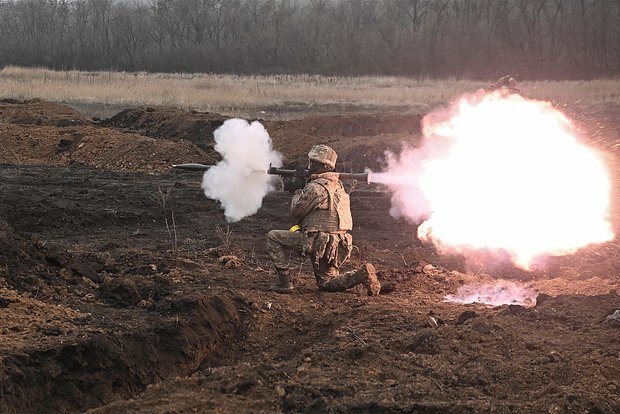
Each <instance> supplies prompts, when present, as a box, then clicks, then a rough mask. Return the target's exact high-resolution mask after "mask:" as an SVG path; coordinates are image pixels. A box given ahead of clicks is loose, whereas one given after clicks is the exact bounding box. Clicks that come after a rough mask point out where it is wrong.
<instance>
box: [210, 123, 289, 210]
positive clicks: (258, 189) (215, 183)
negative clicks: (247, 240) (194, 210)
mask: <svg viewBox="0 0 620 414" xmlns="http://www.w3.org/2000/svg"><path fill="white" fill-rule="evenodd" d="M213 137H214V138H215V142H216V144H215V147H214V148H215V150H216V151H217V152H219V153H220V154H221V155H222V161H220V162H219V163H217V165H215V166H213V167H211V168H210V169H209V170H207V171H206V172H205V173H204V176H203V178H202V189H203V190H204V193H205V195H206V196H207V197H209V198H211V199H213V200H218V201H219V202H220V203H221V205H222V207H223V208H224V215H225V217H226V220H227V221H228V222H235V221H239V220H241V219H242V218H244V217H247V216H251V215H252V214H254V213H256V212H257V211H258V209H259V208H260V207H261V204H262V202H263V198H264V197H265V196H266V195H267V193H269V192H270V191H272V190H273V189H274V183H275V182H276V180H277V177H275V176H273V175H268V174H267V173H266V172H267V168H268V167H269V165H270V164H271V165H273V166H274V167H281V166H282V155H281V154H280V153H278V152H277V151H275V150H273V148H272V142H271V138H270V137H269V134H268V133H267V130H265V127H264V126H263V125H262V124H261V123H260V122H258V121H254V122H252V123H251V124H250V123H248V122H247V121H245V120H243V119H229V120H227V121H225V122H224V124H223V125H222V126H221V127H219V128H218V129H217V130H215V132H214V133H213Z"/></svg>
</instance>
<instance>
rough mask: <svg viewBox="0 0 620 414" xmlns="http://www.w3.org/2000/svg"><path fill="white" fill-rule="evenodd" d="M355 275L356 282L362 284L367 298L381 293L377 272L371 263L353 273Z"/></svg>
mask: <svg viewBox="0 0 620 414" xmlns="http://www.w3.org/2000/svg"><path fill="white" fill-rule="evenodd" d="M355 275H356V276H357V277H358V280H359V281H360V282H361V283H363V284H364V287H365V288H366V291H367V292H368V296H378V295H379V292H381V283H380V282H379V279H378V278H377V271H376V270H375V267H374V266H373V265H372V264H371V263H366V264H365V265H364V266H362V267H361V268H360V269H359V270H358V271H357V272H355Z"/></svg>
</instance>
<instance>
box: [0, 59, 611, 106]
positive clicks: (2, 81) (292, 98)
mask: <svg viewBox="0 0 620 414" xmlns="http://www.w3.org/2000/svg"><path fill="white" fill-rule="evenodd" d="M491 81H492V80H489V82H488V83H490V82H491ZM485 85H486V84H484V83H481V82H478V81H471V80H456V79H444V80H431V79H424V80H417V79H408V78H396V77H379V76H376V77H359V78H350V77H324V76H311V75H273V76H236V75H216V74H163V73H153V74H150V73H145V72H138V73H126V72H80V71H68V72H58V71H52V70H47V69H37V68H35V69H32V68H21V67H16V66H7V67H5V68H4V69H3V70H2V71H1V72H0V98H13V99H33V98H40V99H45V100H50V101H57V102H73V103H84V104H89V103H97V104H105V105H121V106H137V105H166V106H178V107H183V108H192V109H197V110H202V111H216V112H220V113H223V114H226V113H237V114H242V113H244V112H250V113H254V112H259V113H260V111H261V110H262V109H266V110H268V112H272V111H269V109H272V108H276V107H291V108H294V107H305V108H306V109H308V106H312V107H317V108H316V109H317V110H320V107H322V106H325V107H332V108H364V107H384V108H387V109H389V108H398V109H399V110H418V111H419V110H424V109H426V108H429V107H433V106H436V105H439V104H442V103H445V102H447V101H450V100H451V99H452V98H454V97H455V96H458V95H460V94H462V93H467V92H473V91H475V90H476V89H478V88H480V87H483V86H485ZM520 87H521V89H522V91H523V93H524V95H526V96H528V97H532V98H537V99H544V100H553V101H557V102H562V103H575V102H581V103H587V104H593V103H603V102H609V101H614V102H617V101H620V79H612V80H609V79H601V80H593V81H562V82H554V81H545V82H521V83H520Z"/></svg>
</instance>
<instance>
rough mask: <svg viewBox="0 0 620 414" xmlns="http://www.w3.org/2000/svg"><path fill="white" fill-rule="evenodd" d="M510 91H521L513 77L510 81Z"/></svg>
mask: <svg viewBox="0 0 620 414" xmlns="http://www.w3.org/2000/svg"><path fill="white" fill-rule="evenodd" d="M508 89H510V90H513V91H518V90H519V85H518V84H517V80H516V79H515V78H513V77H512V76H511V77H510V79H508Z"/></svg>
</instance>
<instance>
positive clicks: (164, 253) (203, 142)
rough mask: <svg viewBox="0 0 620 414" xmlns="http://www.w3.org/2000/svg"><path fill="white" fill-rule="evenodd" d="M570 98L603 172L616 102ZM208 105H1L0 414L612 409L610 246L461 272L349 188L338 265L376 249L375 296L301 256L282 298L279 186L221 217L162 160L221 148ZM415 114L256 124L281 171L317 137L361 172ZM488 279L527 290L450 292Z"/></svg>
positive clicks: (383, 203)
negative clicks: (348, 249) (523, 293)
mask: <svg viewBox="0 0 620 414" xmlns="http://www.w3.org/2000/svg"><path fill="white" fill-rule="evenodd" d="M570 112H572V114H573V116H574V117H575V118H576V119H577V121H578V122H579V123H580V125H581V126H582V127H583V129H584V131H585V133H586V134H587V135H588V137H589V138H588V139H590V140H591V142H592V144H594V145H596V146H598V147H599V148H601V149H603V150H605V151H606V152H607V154H608V158H609V160H610V165H611V167H612V173H613V174H614V179H615V181H614V182H616V183H617V182H618V162H617V157H618V156H619V155H620V154H619V152H620V145H619V143H620V121H619V120H620V107H619V106H612V105H609V106H606V107H590V108H570ZM224 119H225V118H224V117H222V116H220V115H217V114H209V113H198V112H186V111H183V110H180V109H175V108H161V107H153V108H147V107H144V108H134V109H131V110H126V111H123V112H121V113H119V114H118V115H116V116H114V117H112V118H110V119H107V120H103V121H100V120H92V119H89V118H88V117H86V116H84V115H82V114H80V113H78V112H76V111H74V110H72V109H70V108H68V107H65V106H61V105H58V104H52V103H48V102H43V101H29V102H16V101H2V102H0V338H1V341H0V412H7V413H13V412H19V413H28V412H32V413H41V412H82V411H85V410H88V409H92V411H91V412H95V413H137V412H149V413H151V412H156V413H173V412H174V413H190V412H222V413H224V412H226V413H228V412H231V413H233V412H234V413H238V412H247V413H261V412H264V413H273V412H313V413H322V412H335V413H339V412H342V413H344V412H347V413H348V412H355V413H366V412H371V413H414V412H415V413H438V412H457V413H465V412H466V413H480V412H489V413H491V412H493V413H495V412H497V413H533V412H536V413H539V412H549V413H568V412H576V413H582V412H593V413H594V412H596V413H617V412H620V325H618V324H613V323H610V322H608V321H606V318H607V316H608V315H610V314H611V313H613V312H614V311H615V310H618V309H620V293H619V292H620V246H619V244H618V242H617V241H613V242H610V243H607V244H605V245H601V246H593V247H589V248H587V249H584V250H582V251H580V252H578V253H576V254H574V255H571V256H567V257H564V258H555V259H552V260H550V261H549V263H548V266H547V268H546V270H544V271H543V270H538V271H536V272H525V271H520V270H518V269H515V268H512V267H511V266H508V265H502V266H487V267H485V268H481V269H476V270H475V271H469V272H468V271H467V269H466V268H465V266H464V264H463V261H462V259H460V258H458V257H445V256H440V255H438V254H437V253H436V252H435V251H434V250H433V248H432V247H430V246H427V245H423V244H421V243H420V242H419V241H418V240H417V238H416V237H415V234H416V228H415V226H413V225H411V224H409V223H407V222H405V221H398V220H394V219H393V218H391V217H390V216H389V214H388V210H389V205H390V202H389V194H387V193H386V192H385V191H384V190H383V189H381V188H378V187H371V186H367V185H361V184H360V185H358V186H357V187H356V188H355V189H354V191H353V193H352V209H353V218H354V222H355V228H354V231H353V237H354V242H355V244H356V246H357V249H355V251H354V255H353V259H352V261H351V263H350V264H349V265H348V268H353V267H356V266H358V265H359V264H360V263H361V262H364V261H371V262H373V263H374V264H375V266H376V267H377V269H378V270H379V277H380V279H381V281H382V282H383V285H384V290H383V292H382V294H381V295H380V296H378V297H367V296H366V295H365V294H364V292H363V290H361V289H359V290H358V289H353V290H351V291H349V292H346V293H336V294H334V293H324V292H319V291H318V290H317V289H316V286H315V283H314V280H313V277H312V274H311V269H310V266H309V263H307V261H303V260H300V261H299V264H300V267H299V274H298V277H297V282H298V290H297V292H296V293H295V294H292V295H278V294H276V293H272V292H270V291H269V290H268V287H269V286H270V284H271V283H272V282H273V280H274V275H273V273H272V272H271V271H270V269H269V261H268V259H267V255H266V248H265V236H264V235H265V233H266V232H267V231H269V230H270V229H273V228H288V227H289V226H290V225H291V224H292V223H291V221H290V220H289V219H288V217H287V216H286V214H284V213H283V212H285V211H286V210H287V207H288V202H289V197H290V195H289V194H288V193H286V192H283V191H278V192H275V193H272V194H270V195H268V196H267V198H266V200H265V202H264V203H263V207H262V208H261V210H260V211H259V213H258V214H256V215H255V216H252V217H249V218H247V219H244V220H242V221H241V222H239V223H235V224H230V225H228V224H227V223H226V222H225V221H224V219H223V213H222V211H221V209H220V208H219V206H218V204H217V203H216V202H214V201H211V200H208V199H206V198H205V197H204V195H203V194H202V191H201V189H200V179H201V176H200V174H199V173H192V172H183V171H171V170H170V168H169V166H170V164H173V163H179V162H189V161H192V162H206V163H212V162H216V161H217V160H218V156H217V153H215V152H214V150H213V143H212V140H211V138H210V137H211V134H212V132H213V131H214V130H215V129H216V128H217V127H218V126H219V125H221V123H222V122H223V121H224ZM420 119H421V115H420V114H404V113H381V112H377V111H375V112H372V113H343V114H334V115H329V114H320V115H317V114H314V115H313V114H308V116H306V117H303V118H300V119H299V120H292V121H265V122H264V125H265V126H266V128H267V130H268V132H269V133H270V135H271V136H272V138H273V140H274V146H275V147H276V149H278V150H279V151H281V152H282V153H283V154H284V155H285V156H286V157H287V163H286V165H288V166H294V165H296V162H297V160H298V159H300V158H303V156H304V154H305V153H306V152H307V150H308V148H310V146H311V145H312V144H314V143H318V142H323V143H328V144H329V145H332V146H333V147H334V148H335V149H336V150H337V151H338V152H339V154H341V158H340V160H341V161H342V163H341V165H342V166H343V168H345V169H347V170H362V169H363V168H364V167H365V166H371V167H374V168H378V167H379V166H380V164H381V163H380V161H379V160H378V158H379V157H380V156H381V154H382V153H383V151H384V150H385V149H386V148H393V149H398V148H399V147H400V145H401V144H400V143H401V142H402V141H406V142H409V143H412V144H415V143H416V141H417V139H419V132H420V131H419V121H420ZM614 191H615V193H614V194H615V195H614V202H615V205H616V208H617V203H616V202H617V200H618V197H617V194H618V192H617V191H618V187H617V186H616V188H615V189H614ZM576 219H578V218H576ZM614 225H615V228H616V230H618V229H620V220H618V214H617V211H616V210H614ZM500 278H501V279H508V280H511V281H514V282H518V283H520V284H522V285H523V286H529V287H533V288H535V289H536V290H537V291H538V292H539V296H538V299H537V301H536V304H535V306H533V307H522V306H518V305H503V306H499V307H490V306H483V305H479V304H469V305H461V304H454V303H447V302H445V301H444V297H445V296H446V295H448V294H453V293H455V292H456V290H457V288H458V287H459V286H462V285H463V284H465V283H468V282H471V281H485V282H492V281H493V280H494V279H500ZM430 317H432V318H433V319H430ZM434 322H436V324H435V323H434Z"/></svg>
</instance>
